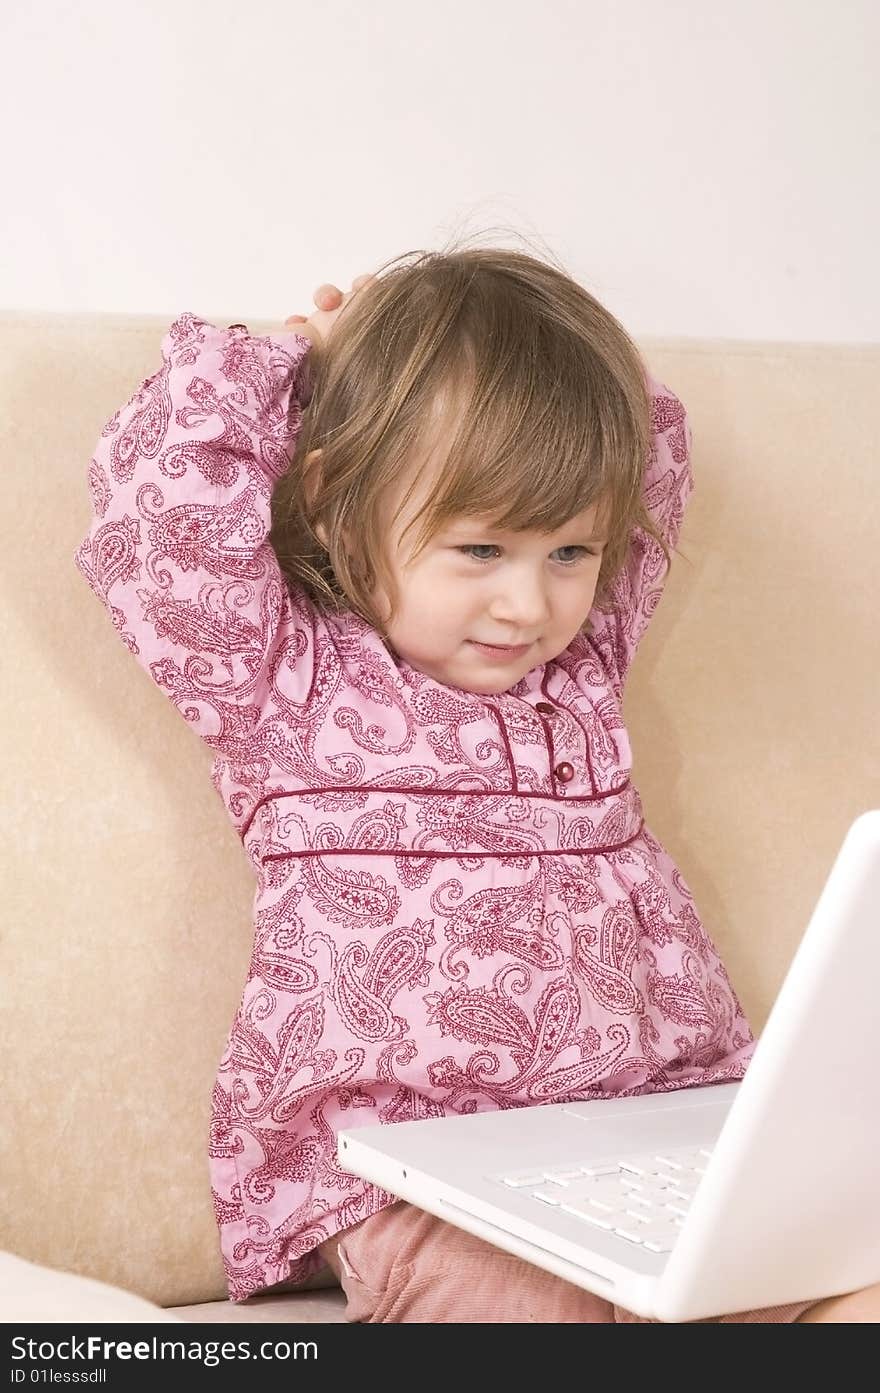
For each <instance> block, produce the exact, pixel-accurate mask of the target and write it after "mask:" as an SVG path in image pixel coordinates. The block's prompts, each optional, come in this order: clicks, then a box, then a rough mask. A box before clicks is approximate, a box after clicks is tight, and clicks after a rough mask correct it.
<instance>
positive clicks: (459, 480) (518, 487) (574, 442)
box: [401, 315, 648, 554]
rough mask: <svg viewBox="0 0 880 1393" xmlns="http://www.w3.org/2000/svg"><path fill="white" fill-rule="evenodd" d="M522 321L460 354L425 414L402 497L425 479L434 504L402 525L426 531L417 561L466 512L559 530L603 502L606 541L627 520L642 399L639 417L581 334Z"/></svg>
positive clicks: (636, 481)
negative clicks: (416, 464) (418, 460)
mask: <svg viewBox="0 0 880 1393" xmlns="http://www.w3.org/2000/svg"><path fill="white" fill-rule="evenodd" d="M499 318H501V316H500V315H499ZM508 318H514V317H513V316H508ZM517 318H519V322H516V323H508V324H503V323H502V324H497V325H494V326H493V328H495V329H496V333H495V334H494V335H487V336H485V338H484V340H483V342H484V343H485V345H486V348H485V349H484V351H483V352H480V350H479V348H478V347H477V346H476V345H475V344H474V343H473V341H471V342H470V343H468V344H467V346H466V351H465V352H464V353H462V352H461V351H460V350H459V353H458V354H457V355H456V360H455V362H454V363H450V365H449V370H448V372H447V374H445V375H444V382H443V388H442V391H441V393H440V394H439V397H435V401H434V402H433V403H432V409H431V410H429V411H427V412H425V413H424V416H423V419H425V418H429V419H430V425H429V426H428V427H427V428H425V429H423V430H422V431H421V432H420V438H419V441H418V445H419V454H420V455H421V456H422V458H423V459H424V460H425V463H424V465H423V467H422V468H421V469H420V470H419V472H418V475H417V476H416V479H414V480H413V484H412V486H411V488H410V490H409V491H408V492H407V495H406V498H409V497H410V496H411V494H412V492H413V491H414V488H415V486H416V484H417V482H418V481H425V480H426V478H427V477H428V476H430V481H431V493H430V499H429V501H428V502H427V503H426V504H425V505H424V507H423V508H422V510H421V512H420V513H419V514H417V516H416V517H415V518H414V519H412V521H411V522H410V524H409V526H408V528H407V532H409V531H411V530H412V529H414V528H415V527H416V526H418V525H420V527H419V531H418V533H417V535H416V537H415V551H416V554H417V553H418V552H419V551H420V550H421V549H422V548H423V547H424V546H425V545H427V543H428V541H430V539H431V537H432V536H434V535H435V534H436V533H437V532H438V531H439V530H440V529H441V528H443V527H444V526H445V525H446V524H447V523H448V522H450V521H451V520H453V519H455V518H459V517H477V518H480V519H481V520H482V521H483V522H484V523H486V524H487V525H490V526H492V527H494V528H495V529H497V530H505V531H507V530H509V531H513V532H517V531H536V532H546V533H552V532H555V531H557V530H558V529H559V528H561V527H562V526H564V524H565V523H566V522H568V521H569V519H571V518H573V517H575V516H577V515H578V514H579V513H582V512H584V511H585V510H586V509H588V508H590V507H592V506H593V504H595V503H599V504H600V505H601V506H600V517H599V518H598V519H597V527H603V528H604V529H605V530H606V535H608V536H609V537H613V536H614V534H615V533H616V532H617V531H619V530H620V528H621V527H624V526H625V525H626V524H627V521H628V519H629V516H630V513H631V510H632V506H633V503H634V501H635V500H636V499H637V498H638V494H639V489H640V483H641V474H642V467H643V463H644V452H645V449H646V447H647V441H648V400H647V396H646V398H645V413H644V419H643V420H640V419H638V416H637V414H634V412H633V408H632V403H631V397H630V395H629V393H628V391H627V390H626V388H625V387H624V386H623V385H621V383H619V382H618V381H617V380H616V379H615V377H614V375H613V373H612V372H611V371H609V367H608V364H607V362H606V361H602V360H599V359H598V358H597V357H596V355H595V354H592V353H591V352H590V351H589V345H588V344H585V343H584V341H583V340H582V339H581V340H579V339H577V338H576V337H575V336H573V335H569V334H566V333H565V332H564V330H563V331H562V332H556V333H548V332H547V331H546V325H544V324H542V323H541V322H535V319H534V317H524V316H523V317H517ZM505 330H506V331H507V332H506V334H505V332H504V331H505ZM436 366H437V365H436V364H435V368H436ZM435 392H436V388H435ZM405 501H406V499H405V500H404V502H405ZM402 506H403V504H401V507H402ZM404 535H405V534H404Z"/></svg>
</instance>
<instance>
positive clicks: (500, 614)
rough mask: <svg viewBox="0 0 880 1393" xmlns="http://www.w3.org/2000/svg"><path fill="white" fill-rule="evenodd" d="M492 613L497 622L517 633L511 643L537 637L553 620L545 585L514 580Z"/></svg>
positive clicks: (497, 601)
mask: <svg viewBox="0 0 880 1393" xmlns="http://www.w3.org/2000/svg"><path fill="white" fill-rule="evenodd" d="M490 614H491V616H492V618H493V619H494V620H495V621H496V623H499V624H509V625H510V627H511V628H512V629H513V630H515V637H514V638H513V639H511V642H523V643H525V642H528V641H529V640H530V639H534V638H537V636H538V630H539V629H540V628H541V626H542V625H543V624H546V622H547V620H548V619H549V617H550V606H549V604H548V602H547V595H546V592H545V590H544V587H543V586H542V585H537V584H534V585H529V583H528V582H527V581H514V582H513V583H512V584H510V585H509V586H507V587H506V588H505V589H504V590H503V591H502V592H501V593H500V594H498V595H496V596H495V599H494V601H493V602H492V605H491V606H490Z"/></svg>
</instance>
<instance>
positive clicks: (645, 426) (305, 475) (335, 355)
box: [269, 248, 671, 637]
mask: <svg viewBox="0 0 880 1393" xmlns="http://www.w3.org/2000/svg"><path fill="white" fill-rule="evenodd" d="M309 385H310V391H311V395H310V397H309V399H308V403H307V405H306V406H305V408H304V410H303V417H302V424H301V428H300V433H299V436H298V438H297V442H296V447H295V450H294V454H293V458H292V460H291V464H290V468H289V470H287V471H286V472H285V474H284V475H283V476H282V477H281V478H280V479H279V480H278V481H277V483H276V485H275V488H274V491H273V496H272V505H271V513H272V525H271V531H270V534H269V540H270V543H271V545H272V547H273V549H274V551H275V554H276V556H277V558H278V561H279V564H280V566H281V569H282V571H283V572H284V574H285V576H286V578H287V579H288V582H289V583H290V584H291V585H293V586H301V587H303V588H304V589H305V590H306V591H307V592H308V593H309V595H310V596H311V597H312V599H313V600H314V601H315V602H316V603H317V604H318V605H319V606H322V607H325V608H328V609H330V610H335V611H337V612H338V611H340V610H343V609H350V610H352V611H354V612H355V613H357V614H359V615H360V616H361V618H363V619H365V620H366V621H367V622H368V623H369V624H370V625H371V626H372V627H374V628H375V629H377V630H378V631H379V632H380V633H381V634H383V635H384V636H386V637H387V628H386V625H387V624H388V623H389V622H390V619H391V617H392V616H393V614H394V613H395V612H396V609H397V602H398V596H397V593H396V588H395V585H394V580H393V576H392V573H391V571H390V569H389V565H388V558H387V552H386V547H387V535H388V522H387V519H386V518H385V517H384V515H383V502H384V501H385V500H386V499H387V498H388V497H390V496H391V494H392V493H393V492H394V491H395V490H397V489H399V488H400V486H401V484H402V483H403V484H407V483H408V484H409V485H410V487H409V489H408V491H407V492H406V494H405V496H404V498H403V499H402V501H401V503H400V507H399V509H398V513H399V511H400V509H402V508H403V507H404V506H405V505H406V503H407V501H408V500H409V498H410V496H411V494H412V491H413V489H414V488H415V487H416V486H417V484H418V482H419V479H420V478H421V476H422V472H423V470H424V469H425V468H426V467H428V461H429V458H430V448H429V447H430V446H431V445H432V444H433V443H434V441H435V438H437V431H438V427H439V429H440V430H442V431H443V432H444V435H442V436H440V437H439V439H440V441H441V449H442V460H443V462H442V468H441V471H440V473H439V475H438V477H437V482H436V484H435V488H434V491H433V494H432V495H431V496H430V497H429V499H428V501H427V503H426V504H425V505H424V506H423V507H422V509H421V511H420V512H419V513H418V514H417V515H416V517H415V518H414V519H413V521H412V523H411V524H410V527H414V526H415V525H416V524H418V523H421V530H420V532H419V534H418V537H417V541H416V547H415V555H418V553H419V552H420V551H421V550H422V549H423V548H424V546H426V545H427V543H428V542H429V541H430V539H431V538H432V537H433V536H434V535H436V533H437V532H439V531H440V530H441V528H443V527H445V526H446V525H447V524H448V522H449V521H450V520H451V519H453V518H457V517H462V516H473V515H480V516H484V517H485V516H488V517H491V518H492V519H494V522H495V525H496V527H498V528H499V529H502V528H508V529H510V530H512V531H518V530H536V531H539V532H552V531H555V530H556V529H558V528H560V527H562V526H563V524H564V523H566V522H567V521H568V520H569V519H570V518H572V517H574V516H575V515H576V514H578V513H580V512H582V511H583V510H584V509H586V508H589V507H591V506H592V505H593V504H594V503H599V505H600V510H599V511H600V521H601V522H603V523H604V524H605V525H606V527H607V532H606V535H607V537H608V542H607V545H606V547H605V550H604V553H603V557H602V562H601V567H600V571H599V577H598V581H597V588H596V598H595V603H596V604H597V605H599V606H600V607H602V606H603V605H604V604H607V602H608V600H609V587H610V584H611V582H612V581H613V579H614V577H615V576H616V574H617V572H618V571H619V570H620V568H621V566H622V565H623V562H624V559H625V557H626V553H627V549H628V546H629V542H630V533H631V530H632V528H633V527H640V528H642V529H643V530H644V531H645V532H646V533H648V535H649V536H651V537H653V538H654V539H655V540H656V541H657V542H658V544H659V545H660V547H661V548H662V550H663V553H664V555H665V557H666V562H667V565H669V564H671V557H670V554H669V550H668V548H667V546H666V544H665V542H664V540H663V538H662V536H660V534H659V532H658V531H657V529H656V527H655V525H654V523H653V522H652V520H651V518H650V517H649V515H648V513H647V511H646V509H645V505H644V502H643V499H642V485H643V478H644V469H645V462H646V458H647V455H648V450H649V448H650V440H651V397H650V391H649V388H648V385H647V381H646V369H645V367H644V365H643V363H642V360H641V357H640V355H639V353H638V350H637V349H636V347H635V344H634V343H633V342H632V340H631V339H630V337H629V335H628V334H627V333H626V331H625V330H624V329H623V327H622V326H621V325H620V324H619V323H618V321H617V320H616V319H615V318H614V316H613V315H611V314H610V313H609V312H608V310H606V309H604V308H603V306H602V305H601V304H599V302H598V301H597V300H595V299H594V298H593V296H592V295H590V294H589V293H588V292H587V291H586V290H584V289H583V288H582V287H581V286H580V285H578V284H577V283H576V282H575V281H573V280H572V279H571V278H570V277H569V276H568V275H566V274H565V272H564V271H561V270H557V269H555V268H554V267H553V266H550V265H546V264H544V263H543V262H542V261H540V260H538V259H536V258H535V257H532V256H530V255H528V254H526V253H524V252H519V251H512V250H506V249H495V248H470V249H464V250H463V249H454V250H451V251H439V252H424V251H421V252H407V253H405V254H404V255H403V256H400V257H395V258H394V259H393V260H391V261H389V262H387V263H386V265H385V266H383V267H382V268H381V269H380V270H379V271H378V272H377V273H376V278H375V279H374V280H373V281H371V282H368V283H367V284H366V285H365V286H364V287H363V288H362V289H360V290H359V291H358V292H357V293H356V294H355V295H354V296H353V297H352V299H351V300H350V301H349V302H348V303H347V304H346V307H345V310H344V311H343V313H342V315H341V316H340V318H339V321H338V323H337V324H336V325H335V326H334V329H333V333H332V334H331V335H330V337H329V340H328V342H327V344H326V345H325V346H324V347H323V348H322V350H321V353H320V357H319V359H318V362H317V366H316V368H315V370H314V372H313V374H312V376H311V381H310V384H309ZM438 405H439V406H440V408H441V410H440V411H439V414H438ZM315 450H320V451H321V455H320V457H319V458H320V464H319V465H318V467H317V469H318V472H317V474H316V473H314V468H315V466H314V463H313V462H311V464H310V467H309V468H307V467H306V461H307V459H308V456H309V455H310V454H311V452H312V451H315ZM433 468H434V466H432V472H433ZM318 479H319V483H317V486H315V481H316V480H318ZM398 513H396V514H395V518H396V517H397V516H398ZM319 526H320V527H322V528H323V529H324V533H325V535H326V538H327V546H326V548H325V547H324V545H323V544H322V542H321V540H320V538H319V536H318V534H317V532H316V530H315V529H316V528H317V527H319ZM407 530H408V531H409V528H408V529H407ZM377 582H378V583H379V584H381V586H382V587H383V589H384V592H385V595H386V597H387V599H388V602H389V605H390V612H389V613H388V614H387V615H383V614H380V613H379V612H378V610H377V608H376V606H375V603H374V600H373V598H372V597H371V593H370V592H371V589H372V587H373V586H374V585H375V584H376V583H377Z"/></svg>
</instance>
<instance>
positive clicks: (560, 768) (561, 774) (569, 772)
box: [553, 761, 574, 784]
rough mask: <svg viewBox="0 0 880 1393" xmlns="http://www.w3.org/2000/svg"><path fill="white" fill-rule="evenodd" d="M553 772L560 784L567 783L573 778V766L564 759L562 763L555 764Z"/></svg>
mask: <svg viewBox="0 0 880 1393" xmlns="http://www.w3.org/2000/svg"><path fill="white" fill-rule="evenodd" d="M553 773H554V774H555V775H556V777H557V779H558V780H559V782H560V783H561V784H567V783H569V782H570V781H571V780H572V779H573V778H574V766H573V765H571V764H569V763H568V762H567V761H564V762H563V763H562V764H557V766H556V768H555V769H554V770H553Z"/></svg>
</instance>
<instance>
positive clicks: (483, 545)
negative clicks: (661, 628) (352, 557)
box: [374, 496, 605, 695]
mask: <svg viewBox="0 0 880 1393" xmlns="http://www.w3.org/2000/svg"><path fill="white" fill-rule="evenodd" d="M396 501H397V500H395V501H394V503H393V504H392V506H391V510H390V514H389V517H393V513H394V508H395V507H396ZM418 506H419V498H418V496H416V497H414V498H413V499H412V500H411V501H410V504H409V507H408V509H407V510H406V511H405V512H404V513H403V514H402V515H401V517H400V518H399V519H398V521H397V523H395V524H393V525H392V526H391V527H390V529H389V536H388V546H389V551H388V557H389V563H390V565H391V569H392V574H393V576H394V580H395V583H396V586H397V595H398V610H397V614H396V615H395V617H394V619H393V620H391V621H390V623H389V624H388V626H387V633H388V639H389V641H390V644H391V646H392V648H393V649H394V651H395V652H396V653H397V654H398V655H399V656H400V657H401V658H402V659H403V661H404V662H405V663H406V664H408V666H409V667H412V668H415V669H416V670H417V671H419V672H424V673H426V674H427V675H428V676H430V677H433V678H435V679H436V680H437V681H438V682H443V683H445V684H446V685H447V686H452V687H458V688H461V689H462V690H464V691H468V692H476V693H480V694H485V695H491V694H493V693H498V692H504V691H507V690H508V689H509V688H510V687H512V686H514V685H515V684H516V683H517V682H518V681H519V680H520V678H522V677H523V676H525V674H526V673H527V672H529V671H530V670H531V669H532V668H534V667H537V666H538V665H539V664H540V663H546V662H549V661H551V659H553V658H555V657H557V656H558V654H560V653H562V652H563V651H564V649H566V648H567V647H568V645H569V643H571V641H572V639H573V638H574V637H575V635H576V634H577V632H578V630H579V629H580V628H581V626H582V625H583V623H584V621H585V620H586V618H587V616H588V614H589V612H590V610H591V608H592V605H593V597H594V595H595V592H596V583H597V580H598V577H599V568H600V565H601V561H602V548H603V544H604V540H605V539H604V536H603V534H602V532H601V529H600V524H599V519H598V517H597V514H598V505H593V507H591V508H588V509H587V510H586V511H584V512H582V513H579V514H578V515H577V517H574V518H571V519H570V520H569V521H568V522H567V523H566V524H565V525H564V526H563V527H560V528H559V530H558V531H557V532H554V533H552V534H551V535H547V534H542V533H539V532H499V531H498V530H496V529H493V528H492V527H491V526H489V525H487V524H486V523H485V522H481V521H480V520H479V519H473V518H458V519H457V520H455V521H454V522H452V523H451V524H448V525H447V526H446V527H445V528H444V529H443V530H442V531H441V532H440V533H438V534H437V535H436V536H435V537H433V538H432V539H431V541H430V542H429V543H428V544H427V546H426V547H425V548H424V550H423V551H422V552H421V554H420V555H419V556H418V557H417V558H415V559H414V558H413V552H414V536H413V533H410V535H409V536H408V537H407V538H406V539H405V541H403V540H402V534H403V532H404V529H405V527H406V525H407V523H408V522H409V520H410V518H411V517H412V516H414V514H415V512H416V511H417V509H418ZM414 531H415V529H414ZM374 599H375V600H376V601H377V602H378V604H379V608H380V612H381V613H382V614H383V616H387V613H388V608H389V606H388V603H387V597H386V596H385V593H384V591H383V590H382V588H381V587H377V589H376V590H375V591H374ZM480 644H488V645H515V647H514V648H512V649H511V651H510V652H503V651H502V652H498V651H495V652H491V651H488V652H487V651H486V650H485V649H483V648H481V647H479V645H480Z"/></svg>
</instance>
